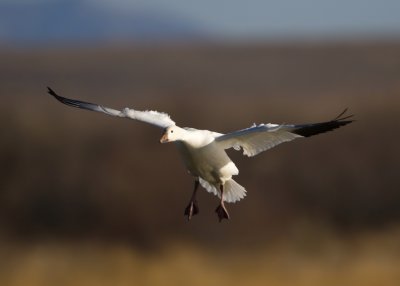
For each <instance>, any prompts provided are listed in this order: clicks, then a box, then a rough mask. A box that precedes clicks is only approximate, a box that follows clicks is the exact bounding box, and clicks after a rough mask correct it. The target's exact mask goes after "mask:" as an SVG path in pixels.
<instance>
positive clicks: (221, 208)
mask: <svg viewBox="0 0 400 286" xmlns="http://www.w3.org/2000/svg"><path fill="white" fill-rule="evenodd" d="M220 190H221V202H220V203H219V206H218V207H217V209H216V210H215V212H216V213H217V214H218V218H219V222H221V221H222V220H223V219H224V218H226V219H229V214H228V211H227V210H226V208H225V205H224V186H223V185H220Z"/></svg>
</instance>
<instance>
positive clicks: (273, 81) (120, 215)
mask: <svg viewBox="0 0 400 286" xmlns="http://www.w3.org/2000/svg"><path fill="white" fill-rule="evenodd" d="M46 86H51V87H52V88H53V89H55V90H56V91H57V92H59V93H60V94H61V95H65V96H67V97H71V98H77V99H82V100H86V101H92V102H97V103H101V104H104V105H105V106H109V107H114V108H123V107H126V106H128V107H134V108H136V109H148V108H151V109H156V110H160V111H165V112H168V113H170V114H171V115H172V117H173V119H174V120H175V121H176V122H177V123H178V124H180V125H183V126H191V127H195V128H201V129H211V130H215V131H219V132H229V131H232V130H235V129H239V128H245V127H248V126H250V125H252V124H253V123H254V122H256V123H261V122H263V123H267V122H273V123H307V122H317V121H321V120H328V119H332V118H334V117H335V116H336V115H337V114H338V113H340V112H341V111H342V110H343V109H344V108H345V107H349V110H350V112H351V113H354V114H355V115H356V119H357V121H356V122H355V123H353V124H351V125H349V126H346V127H344V128H342V129H339V130H336V131H334V132H331V133H327V134H324V135H320V136H317V137H313V138H309V139H304V140H303V139H302V140H297V141H295V142H291V143H287V144H282V145H280V146H278V147H277V148H274V149H272V150H270V151H268V152H266V153H263V154H260V155H259V156H257V157H254V158H245V157H243V156H242V155H241V154H240V153H238V152H235V151H231V152H229V155H230V156H231V157H232V159H234V161H235V162H236V164H237V166H238V167H239V169H240V175H239V176H238V177H236V179H237V181H238V182H239V183H241V184H242V185H244V186H245V187H246V189H247V190H248V196H247V197H246V198H245V200H243V201H241V202H240V203H237V204H232V205H231V204H230V205H228V209H229V210H230V213H231V220H230V221H224V222H223V223H218V220H217V217H216V214H215V213H214V209H215V207H216V205H217V199H216V198H215V197H212V196H211V195H209V194H207V193H206V192H201V193H200V194H199V206H200V215H199V216H196V217H195V218H194V219H193V220H192V221H191V222H190V223H187V222H186V221H185V220H184V217H183V209H184V207H185V206H186V204H187V201H188V199H189V197H190V194H191V190H192V183H193V182H192V179H191V178H190V176H188V175H187V174H186V172H185V170H184V168H183V165H182V163H181V162H180V159H179V157H178V154H177V152H176V150H175V148H174V146H173V145H160V144H159V143H158V140H159V137H160V136H161V130H157V129H156V128H153V127H151V126H147V125H143V124H141V123H137V122H132V121H129V120H123V119H118V118H111V117H107V116H104V115H100V114H94V113H90V112H85V111H82V110H77V109H71V108H68V107H65V106H63V105H61V104H59V103H58V102H56V101H55V100H54V99H53V98H51V97H50V96H48V95H47V94H46ZM0 99H1V102H2V103H1V105H0V132H1V134H2V135H1V141H0V162H1V163H0V256H1V257H2V259H1V262H0V285H16V286H19V285H55V284H57V285H184V284H189V283H190V284H192V285H225V284H226V285H228V284H229V285H244V284H245V285H308V286H313V285H398V283H399V281H400V272H399V271H398V269H400V244H399V241H400V240H399V239H400V231H399V229H400V191H399V183H398V177H399V167H400V153H399V152H398V146H399V143H400V136H399V135H398V132H397V131H398V130H399V129H400V115H399V110H400V44H399V43H389V42H386V43H368V42H364V43H329V44H324V43H302V44H300V43H297V44H289V43H287V44H258V45H232V46H224V45H203V46H201V45H198V46H191V45H181V46H179V45H170V46H168V45H167V46H163V47H150V46H147V47H146V46H129V47H115V46H114V47H108V48H98V49H94V48H88V47H81V48H68V49H67V48H52V49H33V50H28V49H20V50H7V49H3V50H0Z"/></svg>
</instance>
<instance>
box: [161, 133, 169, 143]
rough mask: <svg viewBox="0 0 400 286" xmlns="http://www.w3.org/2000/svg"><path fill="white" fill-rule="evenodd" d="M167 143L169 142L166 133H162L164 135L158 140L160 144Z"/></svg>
mask: <svg viewBox="0 0 400 286" xmlns="http://www.w3.org/2000/svg"><path fill="white" fill-rule="evenodd" d="M168 142H169V140H168V136H167V133H164V135H163V136H162V137H161V139H160V143H168Z"/></svg>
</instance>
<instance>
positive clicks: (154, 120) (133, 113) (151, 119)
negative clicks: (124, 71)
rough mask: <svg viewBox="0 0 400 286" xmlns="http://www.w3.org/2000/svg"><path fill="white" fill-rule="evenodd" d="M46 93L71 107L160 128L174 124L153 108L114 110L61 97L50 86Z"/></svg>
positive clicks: (168, 117)
mask: <svg viewBox="0 0 400 286" xmlns="http://www.w3.org/2000/svg"><path fill="white" fill-rule="evenodd" d="M48 93H49V94H50V95H52V96H54V97H55V98H56V99H57V100H58V101H60V102H62V103H64V104H66V105H69V106H72V107H76V108H81V109H86V110H90V111H96V112H101V113H104V114H107V115H111V116H117V117H125V118H130V119H135V120H139V121H142V122H145V123H149V124H152V125H155V126H157V127H160V128H167V127H169V126H172V125H175V122H174V121H173V120H172V119H171V117H170V116H169V115H168V114H166V113H163V112H158V111H154V110H146V111H139V110H135V109H130V108H124V109H123V110H122V111H120V110H115V109H112V108H108V107H104V106H101V105H98V104H95V103H90V102H85V101H81V100H75V99H69V98H66V97H62V96H60V95H58V94H57V93H55V92H54V90H52V89H51V88H50V87H48Z"/></svg>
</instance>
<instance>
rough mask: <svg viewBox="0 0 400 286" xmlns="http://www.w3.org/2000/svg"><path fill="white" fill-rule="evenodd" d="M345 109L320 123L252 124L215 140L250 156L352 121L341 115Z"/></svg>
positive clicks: (222, 145) (223, 145)
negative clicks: (241, 150)
mask: <svg viewBox="0 0 400 286" xmlns="http://www.w3.org/2000/svg"><path fill="white" fill-rule="evenodd" d="M346 111H347V108H346V109H345V110H344V111H343V112H342V113H341V114H340V115H339V116H337V117H336V118H335V119H333V120H330V121H326V122H321V123H312V124H300V125H295V124H283V125H278V124H271V123H268V124H260V125H253V126H252V127H250V128H246V129H243V130H238V131H235V132H232V133H228V134H225V135H222V136H219V137H217V138H216V139H215V141H216V142H217V143H218V144H219V145H220V146H221V147H222V148H224V149H229V148H235V149H236V150H240V148H242V149H243V154H244V155H246V156H249V157H252V156H255V155H257V154H259V153H261V152H263V151H266V150H268V149H270V148H272V147H275V146H276V145H278V144H281V143H283V142H288V141H292V140H294V139H296V138H301V137H310V136H313V135H317V134H320V133H324V132H327V131H331V130H334V129H336V128H339V127H341V126H344V125H347V124H349V123H351V122H353V120H348V119H349V118H351V117H352V116H353V115H349V116H343V115H344V114H345V113H346Z"/></svg>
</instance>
